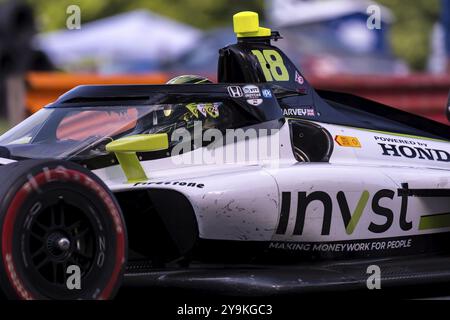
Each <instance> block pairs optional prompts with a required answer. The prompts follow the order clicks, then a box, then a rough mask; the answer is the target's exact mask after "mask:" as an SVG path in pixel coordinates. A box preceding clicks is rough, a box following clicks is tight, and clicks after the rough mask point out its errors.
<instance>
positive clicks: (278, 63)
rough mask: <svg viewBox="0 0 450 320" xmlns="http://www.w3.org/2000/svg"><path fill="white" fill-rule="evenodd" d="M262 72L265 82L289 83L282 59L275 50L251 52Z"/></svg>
mask: <svg viewBox="0 0 450 320" xmlns="http://www.w3.org/2000/svg"><path fill="white" fill-rule="evenodd" d="M252 53H253V54H254V55H255V57H256V58H257V59H258V62H259V64H260V66H261V69H262V70H263V73H264V77H265V78H266V81H289V72H288V70H287V69H286V66H285V65H284V61H283V58H282V57H281V55H280V54H279V53H278V52H277V51H275V50H262V51H261V50H252Z"/></svg>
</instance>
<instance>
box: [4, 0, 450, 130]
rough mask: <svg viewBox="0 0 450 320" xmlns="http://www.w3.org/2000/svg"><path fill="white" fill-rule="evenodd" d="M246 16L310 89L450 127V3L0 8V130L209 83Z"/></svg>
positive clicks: (194, 1) (286, 0)
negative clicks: (193, 79) (112, 95)
mask: <svg viewBox="0 0 450 320" xmlns="http://www.w3.org/2000/svg"><path fill="white" fill-rule="evenodd" d="M243 10H251V11H256V12H258V13H259V14H260V20H261V24H262V25H264V26H267V27H270V28H272V29H273V30H278V31H280V33H281V34H282V36H283V37H284V39H283V40H280V41H279V42H278V43H277V44H276V45H277V46H279V47H281V48H282V49H283V50H284V51H285V52H286V54H287V55H288V56H289V57H290V58H291V60H292V61H293V62H294V63H295V64H297V66H298V67H299V69H300V70H301V71H302V72H303V73H304V75H305V76H306V77H307V78H308V79H309V80H310V81H311V82H312V84H313V85H314V86H316V87H318V88H323V89H329V90H334V91H346V92H352V93H356V94H359V95H362V96H365V97H368V98H371V99H374V100H377V101H380V102H383V103H386V104H389V105H392V106H395V107H399V108H401V109H404V110H407V111H410V112H413V113H417V114H421V115H424V116H426V117H429V118H432V119H434V120H437V121H441V122H444V123H446V122H447V119H446V118H445V112H444V110H445V108H446V101H447V95H448V92H449V89H450V0H412V1H404V0H403V1H402V0H377V1H376V2H374V1H366V0H245V1H238V0H214V1H210V0H171V1H167V0H96V1H92V0H22V1H19V0H3V1H0V99H1V103H0V132H2V131H4V130H6V129H7V128H8V127H10V126H11V125H13V124H15V123H17V122H19V121H21V120H22V119H23V118H24V117H26V116H27V115H29V114H31V113H33V112H35V111H37V110H39V109H40V108H42V107H43V106H44V105H46V104H48V103H50V102H51V101H53V100H55V99H56V98H57V97H58V96H59V95H60V94H62V93H63V92H65V91H67V90H69V89H71V88H72V87H74V86H76V85H80V84H100V83H104V84H113V83H163V82H165V81H167V80H168V79H170V78H171V77H173V76H175V75H179V74H200V75H205V76H208V77H210V78H211V79H212V80H214V79H215V77H216V69H217V59H218V50H219V49H220V48H222V47H224V46H226V45H227V44H231V43H233V42H234V41H235V35H234V34H233V31H232V15H233V14H235V13H236V12H239V11H243Z"/></svg>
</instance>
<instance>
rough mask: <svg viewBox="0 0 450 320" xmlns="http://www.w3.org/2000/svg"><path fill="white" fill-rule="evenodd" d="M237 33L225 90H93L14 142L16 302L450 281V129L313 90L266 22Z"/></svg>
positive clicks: (2, 274) (7, 196)
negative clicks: (126, 290)
mask: <svg viewBox="0 0 450 320" xmlns="http://www.w3.org/2000/svg"><path fill="white" fill-rule="evenodd" d="M233 19H234V30H235V32H236V34H237V43H235V44H232V45H229V46H227V47H225V48H222V49H220V51H219V61H218V76H217V79H218V83H209V82H210V81H208V80H207V79H201V78H199V79H197V78H196V77H181V78H178V79H177V80H176V81H174V82H171V83H170V84H165V85H108V86H80V87H76V88H74V89H73V90H71V91H69V92H67V93H66V94H64V95H62V96H61V97H59V98H58V99H57V100H56V101H55V102H54V103H52V104H50V105H48V106H46V107H45V108H43V109H42V110H40V111H38V112H37V113H35V114H34V115H32V116H30V117H29V118H28V119H26V120H25V121H23V122H22V123H20V124H19V125H17V126H15V127H14V128H12V129H11V130H9V131H8V132H6V133H5V134H3V135H2V136H1V137H0V146H1V147H0V164H1V166H0V176H1V177H2V181H3V182H2V184H1V186H0V199H1V200H0V201H1V205H0V230H1V236H0V243H1V246H0V247H1V255H0V284H1V290H2V292H3V294H4V295H5V296H6V297H8V298H12V299H110V298H113V297H114V295H115V294H116V292H117V290H118V288H119V287H120V285H121V283H122V280H123V279H124V278H125V282H127V281H128V283H130V284H131V285H152V286H157V285H162V286H168V285H171V286H172V285H173V286H178V287H185V288H188V287H189V288H206V287H207V288H209V289H211V290H215V291H222V292H230V293H233V294H248V295H256V294H274V293H277V292H291V293H292V292H297V290H301V289H305V288H314V287H315V288H317V286H318V287H319V288H323V287H324V286H326V285H327V284H333V285H337V284H344V285H345V284H351V285H355V284H359V285H361V284H362V283H364V284H365V280H366V277H367V275H366V267H367V265H369V264H370V265H374V264H375V265H383V266H384V267H383V268H387V269H383V270H389V276H388V278H387V279H386V281H391V280H399V281H400V280H404V279H415V280H416V281H418V279H426V280H430V279H431V278H432V277H431V276H430V274H431V273H432V272H431V271H433V270H434V269H433V270H430V268H436V270H438V271H439V273H438V274H439V275H440V277H441V278H442V276H443V275H447V276H448V271H446V270H450V269H448V266H449V264H448V258H447V260H445V261H447V264H445V263H443V262H442V261H444V260H439V257H441V254H444V255H443V257H445V253H448V252H449V251H450V250H449V249H450V247H449V245H448V244H449V241H450V201H449V197H450V143H449V142H450V130H449V126H447V125H445V124H441V123H437V122H434V121H432V120H428V119H425V118H422V117H419V116H416V115H413V114H409V113H406V112H404V111H400V110H397V109H394V108H391V107H388V106H385V105H382V104H380V103H377V102H374V101H370V100H367V99H364V98H360V97H356V96H353V95H350V94H343V93H335V92H328V91H319V90H315V89H314V88H313V87H311V85H310V84H309V83H308V81H307V80H306V79H305V78H304V76H303V75H302V73H301V72H300V71H299V70H298V69H297V68H296V67H295V66H294V64H293V63H292V62H291V61H290V60H289V58H288V57H286V56H285V55H284V53H283V52H281V51H280V50H279V49H278V48H277V47H276V46H274V45H273V44H272V43H273V42H274V41H278V40H280V39H281V36H280V35H279V33H277V32H272V31H271V30H270V29H267V28H263V27H260V26H259V21H258V15H257V14H256V13H254V12H240V13H238V14H236V15H235V16H234V17H233ZM180 79H181V81H180ZM183 79H185V80H183ZM193 79H194V81H192V80H193ZM196 79H197V80H198V81H197V80H196ZM443 111H444V110H443ZM255 150H256V151H255ZM398 259H402V260H398ZM427 259H428V260H427ZM436 259H438V260H436ZM399 261H401V262H399ZM405 261H407V262H408V263H407V264H404V263H403V262H405ZM418 261H419V262H421V263H422V264H421V263H419V262H418ZM424 261H429V262H433V263H432V264H428V265H427V266H426V267H425V266H424V265H423V262H424ZM436 261H437V262H436ZM389 268H390V269H389ZM436 270H434V271H436ZM434 271H433V272H434ZM445 272H447V273H445ZM421 275H424V277H423V278H421V277H420V276H421ZM215 284H218V285H215Z"/></svg>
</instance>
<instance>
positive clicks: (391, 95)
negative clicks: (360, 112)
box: [26, 72, 450, 123]
mask: <svg viewBox="0 0 450 320" xmlns="http://www.w3.org/2000/svg"><path fill="white" fill-rule="evenodd" d="M168 78H169V75H166V74H163V73H160V74H148V75H120V76H100V75H92V74H65V73H42V72H34V73H29V74H28V75H27V84H28V90H27V97H26V106H27V109H28V111H29V112H31V113H32V112H35V111H37V110H39V109H40V108H42V107H43V106H45V105H46V104H48V103H50V102H52V101H54V100H56V98H57V97H58V96H60V95H61V94H63V93H64V92H66V91H68V90H70V89H71V88H73V87H75V86H77V85H82V84H156V83H164V82H166V81H167V80H168ZM309 80H310V82H311V83H312V85H313V86H314V87H316V88H320V89H327V90H333V91H342V92H349V93H353V94H356V95H360V96H363V97H366V98H369V99H373V100H375V101H379V102H381V103H385V104H387V105H391V106H394V107H397V108H400V109H403V110H406V111H409V112H412V113H416V114H420V115H422V116H425V117H428V118H431V119H434V120H437V121H440V122H443V123H448V122H447V119H446V117H445V107H446V103H447V96H448V92H449V90H450V76H439V77H438V76H432V75H420V74H418V75H410V76H405V77H393V76H350V75H348V76H333V77H327V78H321V77H312V78H309Z"/></svg>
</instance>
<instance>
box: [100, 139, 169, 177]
mask: <svg viewBox="0 0 450 320" xmlns="http://www.w3.org/2000/svg"><path fill="white" fill-rule="evenodd" d="M168 148H169V137H168V136H167V134H166V133H158V134H138V135H133V136H128V137H123V138H120V139H118V140H115V141H112V142H110V143H108V144H107V145H106V150H107V151H109V152H114V154H115V155H116V157H117V160H118V161H119V163H120V166H121V167H122V170H123V172H124V173H125V175H126V177H127V180H128V182H137V181H145V180H148V177H147V175H146V174H145V171H144V169H143V168H142V165H141V163H140V161H139V159H138V157H137V155H136V152H151V151H160V150H166V149H168Z"/></svg>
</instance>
